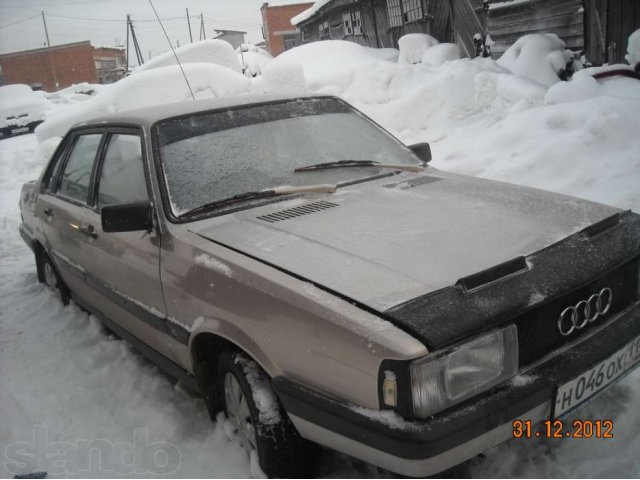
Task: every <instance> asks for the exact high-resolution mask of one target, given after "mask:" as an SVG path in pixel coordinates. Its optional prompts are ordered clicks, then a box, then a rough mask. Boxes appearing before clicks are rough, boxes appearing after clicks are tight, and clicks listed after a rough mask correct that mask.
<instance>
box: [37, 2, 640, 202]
mask: <svg viewBox="0 0 640 480" xmlns="http://www.w3.org/2000/svg"><path fill="white" fill-rule="evenodd" d="M318 3H320V2H318ZM223 44H224V45H223ZM399 46H400V50H395V49H373V48H368V47H363V46H360V45H357V44H355V43H352V42H346V41H321V42H314V43H310V44H306V45H302V46H300V47H297V48H294V49H291V50H288V51H286V52H285V53H283V54H281V55H279V56H278V57H277V58H275V59H272V58H270V56H268V54H266V52H264V51H262V50H260V49H258V48H256V47H252V46H248V45H243V46H242V47H241V48H242V55H240V53H241V52H240V50H238V51H236V52H233V51H232V50H231V48H230V47H229V46H228V44H225V42H221V41H215V40H207V41H204V42H197V43H194V44H192V45H188V46H186V47H182V48H180V49H177V50H176V52H177V53H178V55H179V57H180V58H181V59H182V61H183V62H185V63H184V65H183V66H184V69H185V73H186V75H187V77H188V79H189V82H190V84H191V88H192V89H193V91H194V94H195V96H196V98H210V97H220V96H226V95H237V94H244V93H249V92H254V93H256V92H258V93H260V92H265V93H287V94H295V93H300V94H305V93H309V92H310V93H318V94H332V95H338V96H340V97H342V98H344V99H345V100H347V101H349V102H350V103H352V104H354V105H355V106H356V107H357V108H359V109H361V110H362V111H364V112H365V113H366V114H368V115H369V116H371V117H372V118H373V119H374V120H376V121H377V122H378V123H380V124H381V125H383V126H384V127H385V128H387V129H388V130H390V131H391V132H392V133H393V134H395V135H396V136H398V137H399V138H400V139H401V140H403V141H404V142H406V143H413V142H418V141H428V142H430V143H431V144H432V147H433V151H434V165H436V166H438V167H441V168H444V169H448V170H455V171H458V172H463V173H470V174H473V175H479V176H485V177H491V178H494V179H502V180H507V181H512V182H516V183H521V184H525V185H529V186H537V187H540V188H545V189H551V190H557V191H560V192H565V193H568V194H573V195H577V196H582V197H586V198H590V199H593V200H596V201H602V202H606V203H612V204H615V205H618V206H620V207H623V208H629V207H632V208H635V209H638V210H640V189H638V188H636V185H637V184H638V183H640V178H639V172H640V156H639V155H637V152H638V151H640V136H638V135H636V133H635V126H636V125H638V124H639V123H640V81H637V80H633V79H630V78H616V77H614V78H608V79H605V80H596V79H594V78H593V76H592V75H593V74H594V73H595V72H599V71H601V70H602V68H605V69H606V68H620V67H621V66H615V67H600V68H599V69H584V70H581V71H578V72H577V73H576V74H575V75H574V76H573V79H572V80H571V81H568V82H563V81H561V80H560V78H559V76H558V74H559V73H560V72H562V70H563V69H564V68H565V67H566V66H567V63H568V62H569V61H570V60H571V55H570V54H569V52H568V51H567V50H566V49H565V44H564V42H563V41H562V40H561V39H559V38H558V37H557V36H556V35H553V34H531V35H526V36H524V37H522V38H520V39H519V40H518V41H517V42H515V43H514V44H513V45H512V46H511V47H510V48H509V49H508V50H507V51H506V52H505V53H504V54H503V56H502V57H501V58H500V59H499V60H498V61H494V60H492V59H490V58H475V59H469V58H460V49H459V47H458V46H457V45H454V44H448V43H438V41H437V40H436V39H434V38H433V37H431V36H429V35H424V34H410V35H406V36H405V37H403V38H401V39H400V41H399ZM239 58H240V59H244V65H242V66H240V63H239V60H238V59H239ZM627 59H628V60H629V61H630V62H632V63H633V62H636V61H637V60H638V59H640V33H639V32H636V33H634V34H633V35H632V36H631V38H630V39H629V52H628V55H627ZM240 61H242V60H240ZM174 62H175V59H174V58H173V55H172V54H171V55H169V54H165V55H163V56H160V57H157V58H156V59H154V60H152V61H151V62H149V63H148V64H147V65H145V66H144V67H142V68H140V69H138V71H136V73H134V74H133V75H131V76H130V77H128V78H126V79H124V80H121V81H120V82H118V83H116V84H114V85H111V86H108V88H107V87H104V88H103V89H102V90H101V91H99V92H98V94H97V95H96V96H95V97H93V98H91V99H90V100H88V101H85V102H82V103H81V104H79V105H76V106H75V107H74V108H69V109H68V110H66V111H65V112H63V114H61V115H59V116H58V117H57V118H56V119H53V120H50V121H47V122H45V123H44V124H43V125H41V126H40V127H39V128H38V130H37V135H38V138H39V139H40V140H44V139H47V138H49V137H59V136H61V135H63V134H64V132H65V131H66V130H67V129H68V128H69V127H70V126H71V125H72V124H73V123H76V122H78V121H84V120H88V119H89V118H90V117H95V116H97V115H100V114H104V113H109V112H119V111H124V110H130V109H133V108H139V107H144V106H148V105H154V104H159V103H170V102H177V101H190V100H191V96H190V93H189V89H188V87H187V86H186V83H185V81H184V79H183V78H182V74H181V72H180V71H179V69H178V68H177V67H176V65H174V64H173V63H174ZM623 68H627V69H630V67H629V66H626V67H623ZM243 69H244V70H245V74H246V75H247V76H244V75H242V74H241V73H240V72H242V70H243ZM247 77H249V78H247ZM252 77H255V78H252Z"/></svg>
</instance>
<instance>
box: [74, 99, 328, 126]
mask: <svg viewBox="0 0 640 480" xmlns="http://www.w3.org/2000/svg"><path fill="white" fill-rule="evenodd" d="M310 98H335V97H332V96H331V95H296V96H292V95H271V94H269V95H267V94H245V95H235V96H231V97H224V98H213V99H203V100H195V101H192V102H179V103H170V104H165V105H158V106H153V107H146V108H140V109H135V110H128V111H124V112H118V113H111V114H106V115H101V116H99V117H96V118H94V119H91V120H87V121H83V122H80V123H78V124H76V125H74V127H73V128H76V127H81V126H82V127H85V126H99V125H101V124H106V123H108V124H114V123H115V124H136V125H142V126H143V127H147V128H151V126H152V125H153V124H154V123H156V122H158V121H160V120H164V119H168V118H173V117H180V116H182V115H189V114H192V113H198V112H206V111H209V110H216V109H224V108H233V107H240V106H249V105H254V104H263V103H272V102H273V103H279V102H283V101H287V100H304V99H310Z"/></svg>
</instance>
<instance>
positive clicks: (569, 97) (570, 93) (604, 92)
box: [544, 65, 640, 104]
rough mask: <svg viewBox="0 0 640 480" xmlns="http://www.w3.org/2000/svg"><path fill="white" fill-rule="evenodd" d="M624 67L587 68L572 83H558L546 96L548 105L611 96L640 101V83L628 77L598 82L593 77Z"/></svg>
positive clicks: (572, 79) (611, 78)
mask: <svg viewBox="0 0 640 480" xmlns="http://www.w3.org/2000/svg"><path fill="white" fill-rule="evenodd" d="M620 67H622V65H612V66H610V67H608V68H604V69H603V68H602V67H599V68H586V69H584V70H579V71H578V72H576V73H575V74H574V75H573V77H572V78H571V80H570V81H568V82H558V83H556V84H555V85H553V86H552V87H551V88H550V89H549V90H548V91H547V93H546V94H545V97H544V101H545V103H547V104H553V103H566V102H576V101H580V100H588V99H590V98H594V97H601V96H609V97H619V98H637V99H640V82H639V81H638V80H635V79H632V78H626V77H610V78H603V79H600V80H596V79H595V78H593V76H592V75H594V74H595V73H599V72H601V71H606V70H611V69H619V68H620Z"/></svg>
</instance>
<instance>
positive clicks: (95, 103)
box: [36, 63, 251, 141]
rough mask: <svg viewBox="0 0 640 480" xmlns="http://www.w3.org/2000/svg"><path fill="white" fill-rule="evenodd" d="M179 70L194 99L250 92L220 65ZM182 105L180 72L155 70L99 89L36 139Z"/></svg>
mask: <svg viewBox="0 0 640 480" xmlns="http://www.w3.org/2000/svg"><path fill="white" fill-rule="evenodd" d="M183 68H184V72H185V74H186V76H187V78H188V79H189V83H190V85H191V89H192V90H193V93H194V95H195V97H196V99H201V98H216V97H222V96H229V95H236V94H240V93H245V92H248V91H249V90H250V88H251V80H249V79H248V78H247V77H245V76H244V75H242V74H240V73H237V72H235V71H233V70H230V69H229V68H226V67H222V66H220V65H214V64H211V63H186V64H184V65H183ZM183 101H191V94H190V93H189V88H188V87H187V84H186V83H185V80H184V77H183V75H182V72H181V71H180V68H179V67H178V66H177V65H173V66H167V67H157V68H154V69H151V70H148V71H144V72H139V73H136V74H135V75H131V76H129V77H127V78H124V79H122V80H120V81H119V82H116V83H114V84H112V85H109V86H108V88H107V87H105V88H103V89H102V90H101V91H100V92H99V93H98V95H96V96H95V97H93V98H91V99H90V100H88V101H86V102H84V103H81V104H78V105H75V106H74V108H70V109H68V110H66V111H64V112H63V113H61V114H60V115H59V116H57V117H56V118H53V119H50V120H47V121H46V122H44V123H43V124H41V125H40V126H38V128H37V129H36V135H37V136H38V139H39V140H40V141H43V140H45V139H47V138H50V137H62V136H64V135H65V133H66V132H67V130H69V128H70V127H71V126H73V125H74V124H76V123H79V122H83V121H87V120H91V119H93V118H95V117H98V116H100V115H104V114H108V113H114V112H123V111H127V110H134V109H137V108H144V107H150V106H154V105H161V104H168V103H175V102H183Z"/></svg>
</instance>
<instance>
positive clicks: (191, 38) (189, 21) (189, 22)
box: [185, 8, 193, 43]
mask: <svg viewBox="0 0 640 480" xmlns="http://www.w3.org/2000/svg"><path fill="white" fill-rule="evenodd" d="M185 10H186V11H187V25H189V40H191V43H193V35H191V19H190V18H189V9H188V8H185Z"/></svg>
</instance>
